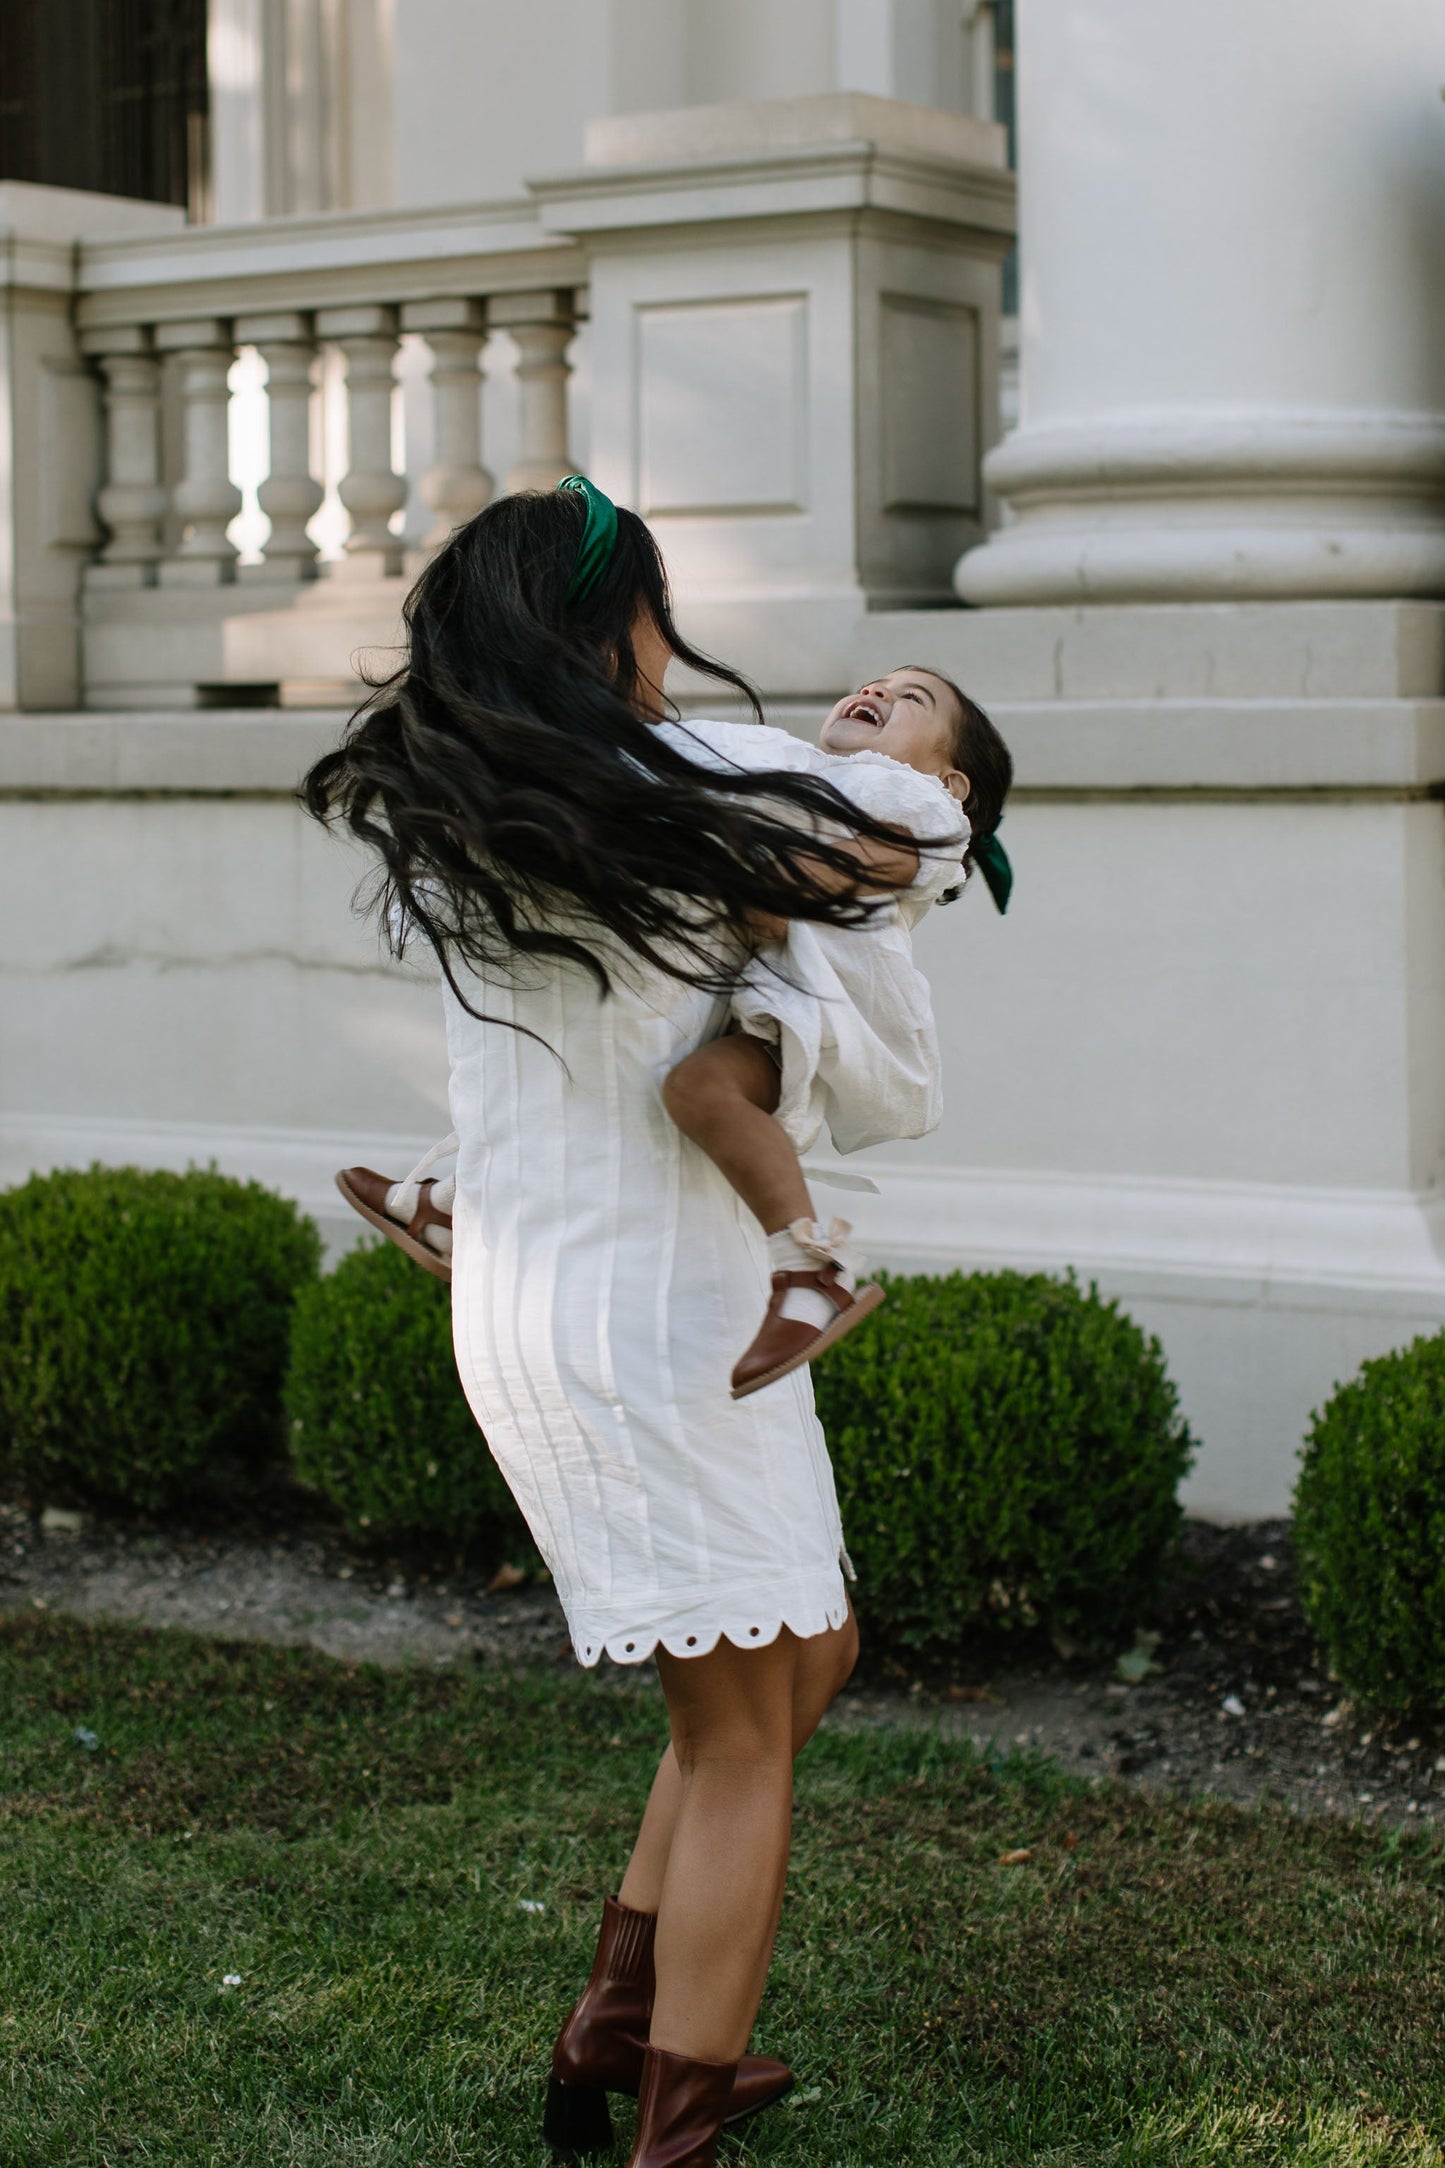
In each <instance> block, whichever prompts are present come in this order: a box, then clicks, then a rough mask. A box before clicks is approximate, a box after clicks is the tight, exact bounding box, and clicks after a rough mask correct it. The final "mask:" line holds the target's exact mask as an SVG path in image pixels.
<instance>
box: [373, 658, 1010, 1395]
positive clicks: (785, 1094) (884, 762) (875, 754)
mask: <svg viewBox="0 0 1445 2168" xmlns="http://www.w3.org/2000/svg"><path fill="white" fill-rule="evenodd" d="M657 727H658V728H659V729H661V730H664V731H666V732H667V733H668V735H669V737H670V738H671V739H672V740H673V742H674V743H675V744H676V745H677V746H678V747H679V749H680V750H681V751H683V752H685V753H687V754H688V756H689V757H690V758H693V759H697V760H700V761H703V762H705V763H707V764H709V765H714V766H719V767H731V766H737V767H746V768H749V769H758V768H779V769H785V768H792V769H805V770H807V771H808V772H810V773H812V774H816V775H820V776H822V777H823V778H825V779H826V780H827V781H828V782H830V783H832V784H834V785H835V786H836V787H837V789H838V790H839V791H840V793H841V794H842V795H843V796H844V797H845V798H847V800H848V801H849V803H850V804H853V805H855V806H857V807H858V809H859V810H860V811H861V812H865V813H868V814H870V815H871V816H872V817H873V818H875V819H877V820H881V821H884V822H886V823H888V825H889V826H891V827H895V828H897V829H898V830H899V831H900V836H901V838H902V839H905V840H908V839H911V840H913V841H915V842H916V843H917V845H918V870H917V872H916V874H915V875H914V877H913V879H912V880H911V881H910V882H909V883H908V885H907V886H906V887H904V888H901V889H897V890H885V889H882V888H881V886H880V890H879V894H880V895H881V896H882V899H883V900H882V901H881V902H880V904H879V906H878V907H877V909H876V910H875V911H874V913H873V915H872V916H871V917H870V919H869V920H868V921H867V923H866V924H863V925H860V926H857V927H846V928H845V927H832V926H824V925H818V924H815V923H813V922H812V921H809V920H802V919H795V920H792V921H791V922H789V924H788V925H787V927H786V929H785V930H784V931H783V933H782V937H781V938H780V939H779V940H777V941H776V942H768V943H766V944H765V945H763V946H762V947H760V949H759V952H758V954H757V956H756V957H755V958H754V959H753V961H752V963H751V964H750V965H749V967H748V968H747V970H746V971H745V972H744V974H743V975H742V978H741V979H740V981H739V984H738V986H737V988H736V990H735V992H734V995H733V998H732V1004H731V1006H732V1020H733V1028H732V1030H731V1031H729V1032H728V1033H727V1034H726V1035H725V1036H724V1037H722V1038H717V1039H712V1040H709V1041H708V1042H707V1044H706V1045H704V1046H701V1047H699V1048H698V1049H697V1051H696V1052H695V1053H693V1054H690V1055H688V1056H687V1058H686V1059H685V1060H683V1061H682V1062H680V1063H678V1065H677V1066H676V1067H675V1068H674V1069H673V1070H672V1071H671V1073H670V1074H669V1075H668V1076H667V1078H666V1079H665V1080H664V1083H663V1088H662V1096H663V1103H664V1105H665V1107H666V1109H667V1112H668V1114H669V1115H670V1116H671V1118H672V1120H673V1121H674V1122H675V1123H676V1125H677V1127H678V1128H679V1129H680V1130H681V1131H682V1132H683V1134H684V1135H685V1136H687V1137H689V1138H690V1139H691V1140H692V1141H693V1142H694V1143H695V1144H697V1145H698V1146H699V1147H700V1148H701V1150H703V1151H704V1152H705V1153H706V1154H707V1156H708V1157H709V1158H710V1159H711V1160H712V1162H713V1164H714V1165H715V1166H716V1167H717V1168H718V1169H719V1171H720V1172H721V1173H722V1174H723V1175H724V1176H725V1177H726V1178H727V1180H728V1181H729V1182H730V1183H731V1185H732V1187H733V1188H734V1189H735V1190H736V1191H737V1194H738V1195H739V1196H740V1197H741V1199H742V1200H743V1202H744V1203H745V1204H746V1205H747V1206H748V1208H749V1209H750V1211H752V1213H753V1214H754V1216H755V1217H756V1218H757V1220H758V1222H759V1224H760V1225H761V1227H762V1229H763V1232H764V1234H765V1235H766V1236H767V1238H768V1259H769V1265H770V1268H771V1272H772V1294H771V1298H770V1301H769V1304H768V1309H767V1314H766V1316H765V1317H764V1320H763V1323H762V1326H761V1327H760V1329H759V1331H758V1334H757V1336H756V1337H755V1339H754V1341H753V1343H752V1345H751V1346H750V1347H749V1348H748V1350H747V1352H746V1353H745V1354H744V1355H743V1356H742V1357H741V1359H740V1360H739V1362H738V1364H737V1367H736V1368H735V1370H734V1372H733V1377H732V1391H733V1395H734V1397H735V1398H741V1397H742V1396H743V1395H745V1394H748V1393H753V1392H757V1391H758V1390H759V1389H760V1388H761V1387H762V1386H764V1385H770V1384H772V1383H773V1382H774V1381H775V1380H776V1379H778V1378H782V1377H786V1376H787V1375H788V1373H789V1372H790V1371H792V1370H796V1369H797V1368H798V1367H799V1366H800V1365H801V1364H803V1363H805V1362H811V1361H812V1360H814V1358H815V1357H817V1356H818V1355H821V1354H823V1353H824V1352H825V1351H826V1349H828V1348H829V1347H832V1346H833V1345H834V1344H835V1343H836V1342H837V1341H838V1340H840V1339H841V1338H842V1337H843V1335H844V1334H845V1333H847V1332H849V1331H851V1330H852V1328H853V1326H854V1325H856V1324H857V1323H859V1321H860V1320H861V1319H862V1318H863V1317H864V1316H866V1315H867V1314H868V1312H869V1311H871V1310H873V1309H876V1308H877V1306H878V1304H879V1303H880V1302H881V1301H882V1300H883V1291H882V1289H881V1288H879V1287H877V1286H862V1287H860V1286H859V1285H858V1284H857V1278H856V1275H857V1271H858V1267H859V1260H858V1259H857V1258H856V1257H855V1256H854V1255H853V1254H852V1253H851V1251H850V1250H849V1248H848V1243H847V1238H848V1235H849V1233H850V1232H851V1229H850V1228H849V1226H848V1224H847V1222H846V1221H842V1220H835V1221H834V1222H833V1223H832V1224H831V1225H830V1226H828V1227H824V1226H822V1225H821V1224H820V1223H819V1222H818V1221H817V1220H816V1218H815V1217H814V1211H813V1201H812V1198H811V1196H810V1194H809V1191H808V1185H807V1179H806V1176H805V1174H804V1171H803V1167H802V1164H801V1159H800V1154H801V1153H803V1152H806V1151H807V1150H808V1149H809V1148H810V1147H811V1146H812V1145H813V1143H814V1142H815V1141H816V1139H817V1137H818V1135H819V1132H820V1131H821V1129H822V1128H823V1126H824V1124H825V1123H826V1125H827V1127H828V1130H829V1133H830V1135H831V1137H832V1140H833V1143H834V1145H835V1146H836V1147H837V1149H838V1150H839V1151H841V1152H855V1151H860V1150H862V1148H863V1147H864V1146H865V1145H869V1144H879V1143H886V1142H893V1141H897V1140H899V1139H902V1138H905V1137H917V1136H922V1135H925V1134H926V1133H927V1132H928V1131H929V1130H930V1129H933V1128H935V1127H936V1126H937V1124H938V1121H939V1119H940V1116H941V1113H942V1105H941V1096H940V1059H939V1051H938V1040H937V1033H936V1030H935V1027H934V1021H933V1010H932V1003H931V1000H930V997H929V992H928V986H927V982H926V981H925V980H924V978H923V977H922V974H921V973H920V972H919V971H918V970H917V968H916V966H915V965H914V962H913V957H912V943H911V938H910V937H911V934H912V930H913V928H914V927H915V926H916V925H917V924H918V922H919V920H920V919H921V918H922V917H923V915H924V913H925V912H926V911H927V910H928V909H929V907H930V906H931V905H932V904H933V903H935V902H940V901H950V900H952V898H953V897H954V896H956V895H957V894H958V892H959V890H960V888H961V886H962V883H963V881H964V880H966V879H967V878H968V876H969V874H970V873H971V872H972V871H973V870H974V868H975V867H976V868H977V869H978V870H979V871H980V872H982V874H983V876H984V879H985V883H986V885H987V886H988V888H989V890H990V893H991V894H992V896H993V898H994V901H995V903H996V904H997V906H998V908H999V910H1000V911H1002V910H1003V909H1004V907H1005V905H1006V903H1007V900H1008V892H1009V888H1010V886H1011V874H1010V872H1009V867H1008V861H1007V859H1006V857H1005V856H1004V853H1003V851H1002V848H1001V846H1000V845H999V844H998V843H997V842H996V841H995V839H994V830H995V829H996V828H997V826H998V823H999V820H1000V819H1001V817H1002V813H1003V805H1004V800H1005V798H1006V797H1007V794H1008V790H1009V786H1010V783H1011V781H1012V776H1013V768H1012V762H1011V761H1010V759H1009V754H1008V750H1007V748H1006V746H1005V745H1004V743H1003V740H1002V739H1001V738H1000V737H999V734H998V732H997V731H996V730H995V729H994V727H993V725H992V723H990V722H989V720H988V718H987V716H986V715H985V714H984V713H983V711H982V709H980V708H979V707H977V706H976V705H975V704H974V702H972V701H971V700H969V699H968V698H967V696H966V695H965V694H964V693H962V692H961V691H960V690H959V688H958V687H957V686H956V685H954V684H953V683H952V681H951V680H950V679H948V678H946V677H944V676H942V675H941V673H939V672H938V671H935V670H929V669H925V668H923V667H921V666H918V665H912V664H910V665H905V666H903V667H901V668H899V669H895V670H891V671H889V672H888V673H887V675H886V676H884V677H881V678H875V679H873V680H872V681H871V682H870V683H869V684H867V685H865V686H863V687H862V688H861V689H860V690H859V691H858V692H856V693H850V694H848V695H846V696H845V698H843V699H842V700H840V701H839V702H838V703H837V705H836V706H835V707H834V708H833V710H832V712H831V713H830V714H829V716H828V718H827V720H826V722H825V723H824V725H823V729H822V732H821V735H820V741H819V744H818V745H817V746H816V747H815V746H810V745H807V744H805V743H804V742H803V741H802V740H801V739H798V738H795V737H793V736H792V735H791V734H790V733H788V732H787V731H782V730H772V729H760V728H759V727H758V726H757V725H756V724H739V725H729V724H722V723H714V722H708V723H706V724H701V723H699V724H696V725H689V724H687V723H683V722H677V723H661V724H659V725H657ZM452 1150H455V1140H454V1139H452V1138H447V1139H444V1140H443V1142H442V1143H441V1144H438V1145H435V1146H434V1147H433V1148H432V1150H431V1151H430V1152H429V1153H428V1154H427V1155H426V1157H425V1158H424V1159H423V1160H422V1161H421V1162H420V1163H419V1165H418V1166H416V1167H414V1168H413V1169H412V1172H411V1173H410V1174H409V1175H408V1176H407V1177H406V1178H405V1180H404V1181H402V1182H396V1183H394V1182H391V1181H390V1180H389V1179H388V1178H387V1177H386V1176H384V1175H379V1174H375V1173H373V1172H372V1171H371V1170H370V1169H368V1168H364V1167H351V1168H347V1169H346V1170H345V1171H344V1172H343V1173H341V1174H339V1175H338V1176H337V1178H336V1179H337V1185H338V1187H339V1188H340V1190H341V1193H342V1195H343V1196H344V1197H345V1198H346V1200H347V1202H348V1203H349V1204H351V1205H352V1206H353V1207H354V1208H355V1209H356V1210H357V1211H358V1212H360V1213H361V1214H362V1216H363V1218H365V1219H367V1220H369V1221H370V1222H371V1224H372V1225H373V1226H375V1227H378V1228H380V1229H381V1231H382V1232H383V1233H384V1234H386V1235H387V1236H388V1237H389V1238H390V1239H391V1240H392V1241H394V1242H396V1243H398V1244H399V1245H400V1246H401V1247H402V1248H403V1249H404V1250H405V1251H406V1252H407V1253H408V1255H410V1256H412V1257H414V1258H415V1259H416V1260H417V1262H418V1263H419V1264H422V1265H424V1266H425V1267H426V1269H427V1270H428V1271H430V1272H433V1273H435V1274H436V1275H437V1277H438V1278H441V1279H450V1277H451V1262H450V1258H451V1232H452V1230H451V1204H452V1193H453V1187H454V1184H453V1180H452V1178H451V1177H446V1178H444V1179H442V1180H436V1181H434V1180H428V1179H425V1177H426V1176H427V1174H428V1171H429V1169H430V1168H431V1167H432V1166H434V1165H436V1164H437V1163H438V1161H439V1160H440V1159H442V1158H443V1157H445V1156H446V1155H447V1153H448V1152H450V1151H452Z"/></svg>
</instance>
